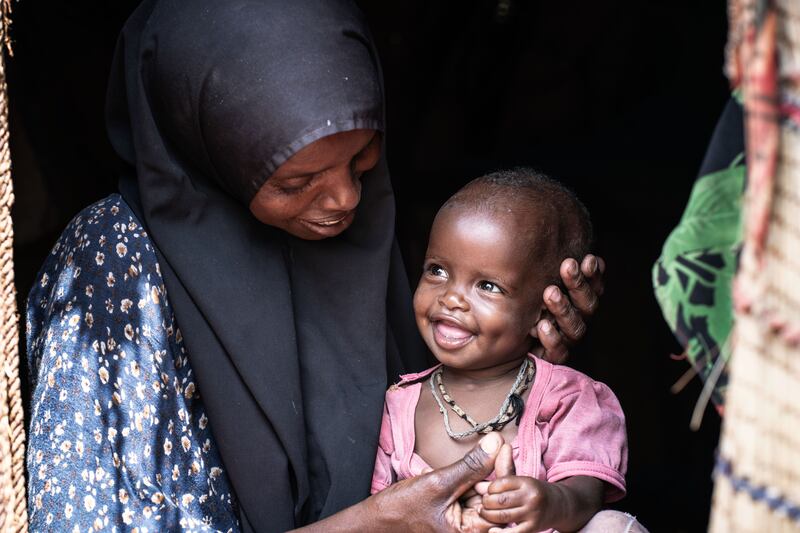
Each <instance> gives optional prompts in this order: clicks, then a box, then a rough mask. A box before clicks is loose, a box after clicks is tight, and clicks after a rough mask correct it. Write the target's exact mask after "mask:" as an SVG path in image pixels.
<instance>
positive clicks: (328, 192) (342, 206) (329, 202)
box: [321, 166, 361, 211]
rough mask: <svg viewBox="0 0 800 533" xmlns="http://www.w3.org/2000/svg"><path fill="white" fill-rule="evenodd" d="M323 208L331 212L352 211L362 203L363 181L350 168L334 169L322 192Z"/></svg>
mask: <svg viewBox="0 0 800 533" xmlns="http://www.w3.org/2000/svg"><path fill="white" fill-rule="evenodd" d="M322 196H323V197H322V199H321V200H322V201H321V207H323V208H324V209H327V210H330V211H352V210H353V209H355V208H356V206H357V205H358V202H359V201H361V179H360V177H356V176H354V175H353V173H352V171H351V169H350V168H349V166H348V167H345V168H341V169H333V170H331V171H330V173H329V175H328V183H326V187H325V189H324V190H323V192H322Z"/></svg>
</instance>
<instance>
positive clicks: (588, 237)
mask: <svg viewBox="0 0 800 533" xmlns="http://www.w3.org/2000/svg"><path fill="white" fill-rule="evenodd" d="M458 206H464V207H467V206H471V207H473V208H476V209H480V210H489V211H507V210H509V208H510V207H511V206H515V207H517V208H522V209H523V210H526V211H528V212H529V213H536V214H537V215H538V216H539V217H540V218H541V219H542V222H544V224H541V225H540V227H536V228H531V229H530V231H529V232H528V233H529V234H530V233H536V235H535V237H536V242H543V241H542V239H544V242H547V243H548V245H547V246H546V247H545V248H546V250H544V251H543V253H544V257H539V258H538V263H539V266H540V267H543V268H544V272H543V273H545V274H546V276H547V278H548V283H556V284H559V285H560V284H561V283H560V281H561V278H560V276H559V274H558V269H559V266H560V264H561V261H562V260H563V259H565V258H567V257H573V258H575V259H576V260H578V261H579V262H580V260H581V259H582V258H583V257H584V256H585V255H586V254H587V253H589V250H590V247H591V245H592V222H591V218H590V217H589V211H588V210H587V209H586V206H584V205H583V203H582V202H581V201H580V200H579V199H578V197H577V196H575V193H573V192H572V191H571V190H570V189H568V188H567V187H566V186H564V185H563V184H562V183H560V182H558V181H556V180H555V179H553V178H551V177H550V176H548V175H546V174H544V173H542V172H539V171H537V170H534V169H531V168H526V167H516V168H513V169H510V170H499V171H497V172H492V173H490V174H486V175H485V176H481V177H479V178H476V179H474V180H472V181H471V182H469V183H468V184H467V185H465V186H464V187H463V188H462V189H461V190H459V191H458V192H457V193H456V194H455V195H453V196H452V197H451V198H450V199H449V200H448V201H447V202H446V203H445V205H444V206H443V207H442V209H447V208H451V207H458ZM522 231H523V233H524V228H523V230H522Z"/></svg>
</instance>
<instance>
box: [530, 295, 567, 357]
mask: <svg viewBox="0 0 800 533" xmlns="http://www.w3.org/2000/svg"><path fill="white" fill-rule="evenodd" d="M553 288H554V289H555V290H557V291H558V287H553ZM560 292H561V291H559V293H560ZM546 293H547V290H545V294H546ZM545 305H547V298H546V297H545ZM536 334H537V336H538V338H539V342H540V343H542V348H543V349H544V353H542V354H541V356H542V357H543V358H544V359H546V360H547V361H549V362H551V363H555V364H561V363H563V362H564V361H566V360H567V357H569V349H568V348H567V345H566V343H565V342H564V339H563V338H562V337H561V333H559V332H558V329H556V327H555V326H554V325H553V323H552V322H550V319H548V318H545V319H542V320H540V321H539V323H538V324H536Z"/></svg>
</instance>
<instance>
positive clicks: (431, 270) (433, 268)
mask: <svg viewBox="0 0 800 533" xmlns="http://www.w3.org/2000/svg"><path fill="white" fill-rule="evenodd" d="M426 270H427V272H428V274H430V275H431V276H436V277H437V278H446V277H447V271H446V270H445V269H443V268H442V267H441V265H437V264H436V263H433V264H430V265H428V268H427V269H426Z"/></svg>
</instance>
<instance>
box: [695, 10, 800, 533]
mask: <svg viewBox="0 0 800 533" xmlns="http://www.w3.org/2000/svg"><path fill="white" fill-rule="evenodd" d="M730 4H731V9H730V13H731V18H732V23H731V35H730V41H731V42H730V43H729V50H728V52H729V58H728V60H729V65H728V66H729V70H728V72H729V75H731V78H732V80H733V81H736V79H737V78H738V80H741V82H742V88H743V92H744V99H745V109H746V111H747V113H746V119H745V120H746V126H745V131H746V132H747V157H748V191H747V194H746V196H745V217H744V218H745V228H744V249H743V251H742V256H741V261H740V267H739V272H738V274H737V278H736V281H735V289H734V300H735V317H736V318H735V321H736V325H735V331H734V337H733V343H734V344H733V353H732V356H731V361H730V381H729V386H728V392H727V397H726V404H725V419H724V426H723V431H722V438H721V441H720V447H719V454H720V462H718V464H720V463H724V464H725V465H726V466H727V468H725V469H723V468H718V471H717V474H716V476H715V477H716V482H715V489H714V500H713V506H712V513H711V526H710V531H712V532H714V533H717V532H719V533H722V532H725V533H738V532H751V531H752V532H756V531H758V532H763V531H769V532H799V531H800V343H798V342H796V338H795V337H796V336H797V334H798V332H800V3H799V2H797V0H776V1H772V2H767V1H761V0H747V1H736V0H731V1H730ZM771 32H772V33H771ZM770 33H771V36H770ZM748 38H750V41H751V42H750V46H751V49H750V50H747V46H748V43H747V42H746V41H747V40H748Z"/></svg>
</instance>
